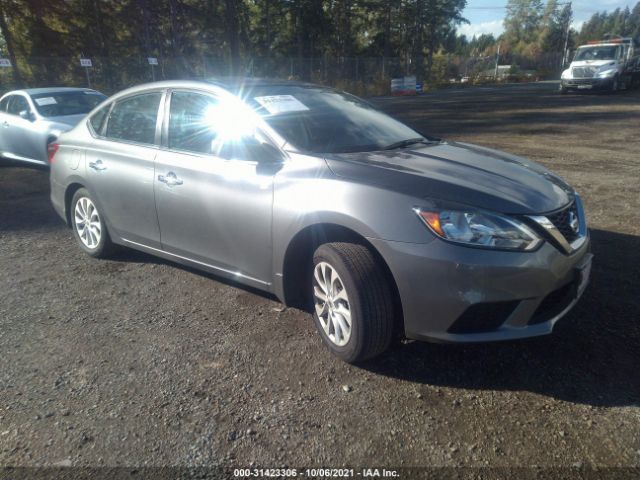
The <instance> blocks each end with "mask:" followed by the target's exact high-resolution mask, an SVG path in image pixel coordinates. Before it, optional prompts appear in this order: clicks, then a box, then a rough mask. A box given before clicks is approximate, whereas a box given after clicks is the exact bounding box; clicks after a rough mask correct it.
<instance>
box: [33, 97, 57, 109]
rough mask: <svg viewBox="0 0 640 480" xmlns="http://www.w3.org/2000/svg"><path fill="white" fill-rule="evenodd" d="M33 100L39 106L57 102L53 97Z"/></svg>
mask: <svg viewBox="0 0 640 480" xmlns="http://www.w3.org/2000/svg"><path fill="white" fill-rule="evenodd" d="M35 101H36V103H37V104H38V105H39V106H40V107H44V106H45V105H55V104H56V103H58V102H56V99H55V98H53V97H43V98H36V99H35Z"/></svg>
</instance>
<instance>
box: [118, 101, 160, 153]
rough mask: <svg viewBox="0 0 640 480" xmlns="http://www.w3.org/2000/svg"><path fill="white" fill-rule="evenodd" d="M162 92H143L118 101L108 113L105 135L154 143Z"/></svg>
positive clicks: (137, 141) (131, 140)
mask: <svg viewBox="0 0 640 480" xmlns="http://www.w3.org/2000/svg"><path fill="white" fill-rule="evenodd" d="M161 98H162V93H160V92H154V93H143V94H141V95H135V96H133V97H128V98H125V99H123V100H120V101H118V102H117V103H116V104H115V105H114V107H113V109H112V110H111V114H110V115H109V119H108V121H107V132H106V136H107V137H108V138H112V139H115V140H125V141H129V142H136V143H145V144H150V145H152V144H154V143H155V137H156V123H157V120H158V108H159V107H160V99H161Z"/></svg>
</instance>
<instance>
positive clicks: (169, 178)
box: [158, 172, 182, 187]
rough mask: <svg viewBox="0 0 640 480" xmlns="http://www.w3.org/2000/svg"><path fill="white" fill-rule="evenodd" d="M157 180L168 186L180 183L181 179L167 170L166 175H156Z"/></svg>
mask: <svg viewBox="0 0 640 480" xmlns="http://www.w3.org/2000/svg"><path fill="white" fill-rule="evenodd" d="M158 181H159V182H162V183H166V184H167V185H168V186H169V187H173V186H174V185H182V180H180V179H179V178H178V177H177V176H176V174H175V173H173V172H168V173H167V174H166V175H158Z"/></svg>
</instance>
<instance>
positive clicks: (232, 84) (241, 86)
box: [204, 77, 323, 92]
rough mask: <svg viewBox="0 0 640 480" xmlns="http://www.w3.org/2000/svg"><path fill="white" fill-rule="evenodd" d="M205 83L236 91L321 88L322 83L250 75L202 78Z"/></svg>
mask: <svg viewBox="0 0 640 480" xmlns="http://www.w3.org/2000/svg"><path fill="white" fill-rule="evenodd" d="M204 81H205V82H207V83H212V84H214V85H218V86H220V87H222V88H224V89H226V90H229V91H232V92H237V91H239V90H245V89H251V88H259V87H301V88H323V86H322V85H317V84H314V83H307V82H301V81H299V80H284V79H266V78H250V77H213V78H208V79H205V80H204Z"/></svg>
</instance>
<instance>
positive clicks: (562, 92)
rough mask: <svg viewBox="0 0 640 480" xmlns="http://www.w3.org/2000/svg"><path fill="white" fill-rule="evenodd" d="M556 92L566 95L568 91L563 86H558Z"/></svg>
mask: <svg viewBox="0 0 640 480" xmlns="http://www.w3.org/2000/svg"><path fill="white" fill-rule="evenodd" d="M558 93H559V94H560V95H566V94H567V93H568V90H567V89H566V88H565V87H563V86H560V88H559V89H558Z"/></svg>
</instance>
